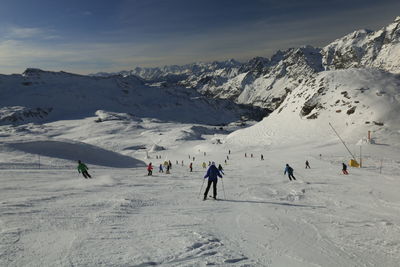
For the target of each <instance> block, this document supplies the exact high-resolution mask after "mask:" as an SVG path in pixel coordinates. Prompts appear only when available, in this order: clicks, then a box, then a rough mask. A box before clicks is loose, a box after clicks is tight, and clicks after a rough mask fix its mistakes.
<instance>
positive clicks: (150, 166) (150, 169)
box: [147, 162, 153, 176]
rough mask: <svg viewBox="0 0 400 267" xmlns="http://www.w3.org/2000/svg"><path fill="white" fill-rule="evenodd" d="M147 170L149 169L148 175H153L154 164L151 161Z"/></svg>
mask: <svg viewBox="0 0 400 267" xmlns="http://www.w3.org/2000/svg"><path fill="white" fill-rule="evenodd" d="M147 171H148V173H147V176H150V175H153V165H151V162H150V163H149V165H148V166H147Z"/></svg>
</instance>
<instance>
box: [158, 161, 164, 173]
mask: <svg viewBox="0 0 400 267" xmlns="http://www.w3.org/2000/svg"><path fill="white" fill-rule="evenodd" d="M158 172H164V169H163V167H162V164H161V163H160V167H159V168H158Z"/></svg>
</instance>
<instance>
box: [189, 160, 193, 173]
mask: <svg viewBox="0 0 400 267" xmlns="http://www.w3.org/2000/svg"><path fill="white" fill-rule="evenodd" d="M189 169H190V172H193V162H190V164H189Z"/></svg>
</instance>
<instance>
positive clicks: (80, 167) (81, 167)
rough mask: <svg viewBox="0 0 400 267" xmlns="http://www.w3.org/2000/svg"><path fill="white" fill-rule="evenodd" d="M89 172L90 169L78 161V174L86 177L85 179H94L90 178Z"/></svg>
mask: <svg viewBox="0 0 400 267" xmlns="http://www.w3.org/2000/svg"><path fill="white" fill-rule="evenodd" d="M88 170H89V168H88V167H87V166H86V165H85V164H84V163H83V162H81V161H80V160H78V172H79V173H82V175H83V177H85V179H87V178H88V177H89V178H92V176H90V174H89V173H88V172H87V171H88Z"/></svg>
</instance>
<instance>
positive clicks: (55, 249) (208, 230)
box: [0, 141, 400, 266]
mask: <svg viewBox="0 0 400 267" xmlns="http://www.w3.org/2000/svg"><path fill="white" fill-rule="evenodd" d="M198 149H200V150H201V151H200V152H199V151H197V150H198ZM231 149H232V151H233V153H232V154H231V155H230V158H231V159H230V160H229V161H228V165H224V167H225V174H226V175H225V177H224V179H223V180H220V181H219V182H218V189H219V191H218V197H219V198H220V200H219V201H214V200H211V199H210V200H207V201H201V197H202V193H201V194H200V196H199V189H200V187H201V184H202V179H201V178H202V176H203V175H204V169H203V168H201V167H200V165H201V163H202V162H203V161H206V162H208V161H209V160H215V161H217V162H221V163H222V162H223V159H225V157H226V153H225V151H227V150H228V148H227V147H225V146H223V145H220V146H215V145H210V144H209V143H207V142H200V141H194V142H189V143H188V144H184V145H182V146H181V147H179V148H176V149H175V150H174V151H173V152H171V151H169V152H168V153H169V155H170V157H171V159H174V160H172V162H175V158H176V159H177V160H179V162H180V160H181V159H185V160H186V161H187V154H188V153H193V154H195V155H196V157H197V159H196V161H195V163H194V172H192V173H190V172H188V168H187V166H186V165H187V164H185V166H183V167H182V166H180V165H178V166H176V165H175V164H174V165H173V168H172V173H171V174H170V175H166V174H160V173H158V172H157V168H156V169H155V172H154V176H152V177H148V176H147V175H146V172H145V169H144V168H133V169H118V168H95V167H94V168H91V169H90V172H91V173H92V174H93V176H94V177H95V178H93V179H88V180H85V179H83V178H82V177H80V176H79V177H78V176H77V174H76V171H75V170H71V169H57V170H51V169H42V170H38V169H2V170H0V173H1V184H2V187H1V194H0V196H1V197H0V203H1V208H0V216H1V217H0V227H1V229H0V241H1V242H0V265H1V266H209V265H215V266H383V265H384V266H398V262H400V256H399V255H400V254H399V252H400V228H399V223H400V215H399V214H400V213H399V211H400V201H399V197H398V194H397V188H399V183H400V182H399V180H398V179H397V178H398V177H396V176H388V175H378V174H377V173H376V172H371V170H368V169H365V170H358V169H351V170H350V174H351V175H349V176H343V175H340V174H339V171H340V168H338V167H337V164H336V163H335V160H333V161H332V158H329V157H328V156H327V158H326V159H321V160H319V159H315V158H312V157H309V158H308V159H309V160H310V162H311V166H312V169H309V170H304V169H303V164H304V163H303V161H302V160H301V161H299V160H298V159H299V158H301V159H302V158H304V155H303V153H304V152H303V151H304V149H303V148H301V147H300V148H293V149H292V150H291V151H290V152H288V151H285V153H282V152H279V153H278V151H277V150H276V151H275V150H273V149H271V150H269V151H267V152H266V151H264V152H262V153H263V154H264V158H265V160H264V161H260V160H259V154H260V152H261V151H253V153H254V154H255V155H257V156H255V157H254V158H249V157H248V158H244V153H245V151H244V149H243V148H240V147H238V148H236V149H235V148H231ZM203 150H204V151H206V150H207V156H206V157H204V156H203ZM194 151H195V152H194ZM312 152H314V151H312ZM160 153H161V152H160ZM247 153H248V154H249V152H247ZM289 154H290V155H291V159H292V160H294V162H293V166H294V169H295V173H294V174H295V176H296V177H297V179H298V180H297V181H294V182H289V180H288V178H287V176H283V166H284V163H285V162H286V160H287V156H288V155H289ZM315 154H316V155H317V154H318V152H317V151H315ZM153 162H155V167H157V163H158V161H157V160H153ZM334 164H335V165H334ZM222 182H223V183H224V189H225V193H226V198H225V197H224V191H223V187H222ZM204 189H205V185H204V186H203V188H202V192H204ZM210 193H211V192H210Z"/></svg>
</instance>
